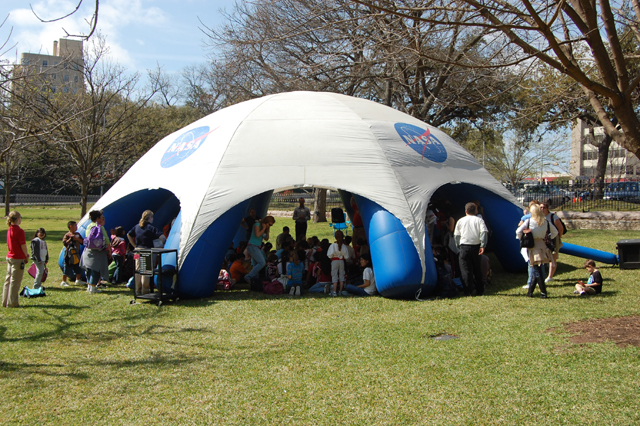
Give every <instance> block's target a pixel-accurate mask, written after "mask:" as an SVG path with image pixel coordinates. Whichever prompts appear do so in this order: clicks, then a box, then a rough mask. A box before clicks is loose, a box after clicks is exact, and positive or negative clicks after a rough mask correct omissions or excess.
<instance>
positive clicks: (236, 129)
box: [177, 94, 276, 267]
mask: <svg viewBox="0 0 640 426" xmlns="http://www.w3.org/2000/svg"><path fill="white" fill-rule="evenodd" d="M274 96H276V95H275V94H274V95H267V96H264V97H263V98H262V99H263V101H262V102H258V103H257V104H256V106H255V108H253V109H252V110H251V111H250V112H248V113H247V114H246V115H245V118H246V117H248V116H249V115H251V114H252V113H253V112H254V111H255V110H256V109H257V108H258V107H260V106H261V105H262V104H264V103H265V102H266V101H268V100H269V99H271V98H272V97H274ZM258 99H260V98H258ZM216 112H217V111H216ZM213 114H215V112H214V113H213ZM243 122H244V119H243V120H242V121H241V122H240V123H239V124H238V126H237V127H236V128H235V130H234V131H233V133H232V134H231V136H230V137H229V143H227V147H226V148H225V149H224V152H223V153H222V155H221V156H220V162H218V164H217V165H216V171H215V172H214V173H213V175H212V176H211V181H213V178H214V177H215V175H216V173H217V172H218V167H219V166H220V163H221V162H222V159H223V158H224V156H225V154H226V153H227V150H228V149H229V145H231V141H232V140H233V138H234V136H235V135H236V132H237V131H238V129H239V128H240V126H242V123H243ZM211 181H209V184H211ZM209 188H210V187H209V186H207V191H206V192H205V195H206V193H207V192H208V191H209ZM255 195H258V194H255ZM255 195H254V196H255ZM203 203H204V198H203V199H202V201H200V205H199V206H198V210H197V211H196V216H195V218H194V220H193V223H192V224H191V229H193V225H195V223H196V221H197V220H198V217H199V216H200V210H201V209H202V204H203ZM219 218H220V216H218V217H217V218H215V219H214V220H212V221H211V223H213V222H215V221H216V220H218V219H219ZM211 223H209V224H208V225H207V228H208V227H209V226H211ZM205 231H206V228H205ZM205 231H202V233H200V235H198V238H199V237H201V236H202V234H204V232H205ZM191 236H192V235H191V233H189V237H188V239H189V240H191V239H192V238H191ZM181 238H182V237H181ZM181 243H182V241H181ZM180 245H182V244H180ZM194 245H195V243H193V244H192V245H191V247H189V250H188V251H187V250H186V241H185V247H184V249H185V250H184V251H186V253H184V254H182V253H178V262H177V263H178V267H180V266H182V263H183V262H184V259H186V257H187V255H188V254H189V253H191V249H192V248H193V246H194Z"/></svg>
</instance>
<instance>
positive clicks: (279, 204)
mask: <svg viewBox="0 0 640 426" xmlns="http://www.w3.org/2000/svg"><path fill="white" fill-rule="evenodd" d="M300 198H304V202H305V206H307V207H308V208H309V209H310V210H313V209H314V205H313V194H307V193H303V194H301V193H295V192H292V191H285V192H274V193H273V195H272V196H271V202H270V203H269V210H282V211H293V209H295V208H296V207H298V206H299V205H300V202H299V200H300ZM334 207H340V208H344V206H343V204H342V200H341V199H340V195H339V194H338V192H337V191H329V193H328V194H327V211H331V209H332V208H334Z"/></svg>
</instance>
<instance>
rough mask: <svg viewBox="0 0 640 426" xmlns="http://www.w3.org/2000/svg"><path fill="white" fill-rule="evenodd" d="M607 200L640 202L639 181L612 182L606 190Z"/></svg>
mask: <svg viewBox="0 0 640 426" xmlns="http://www.w3.org/2000/svg"><path fill="white" fill-rule="evenodd" d="M603 198H604V199H605V200H621V201H628V202H632V203H637V202H640V187H639V185H638V182H615V183H610V184H609V185H607V186H606V188H605V190H604V197H603Z"/></svg>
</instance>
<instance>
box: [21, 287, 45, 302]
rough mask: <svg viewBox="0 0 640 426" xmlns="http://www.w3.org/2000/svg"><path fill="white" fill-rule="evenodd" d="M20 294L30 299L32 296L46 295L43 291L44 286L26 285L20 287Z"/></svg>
mask: <svg viewBox="0 0 640 426" xmlns="http://www.w3.org/2000/svg"><path fill="white" fill-rule="evenodd" d="M20 296H22V297H26V298H27V299H30V298H32V297H44V296H46V294H45V292H44V287H39V288H29V287H27V286H24V287H23V288H22V291H21V292H20Z"/></svg>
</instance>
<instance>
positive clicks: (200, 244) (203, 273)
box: [179, 200, 249, 298]
mask: <svg viewBox="0 0 640 426" xmlns="http://www.w3.org/2000/svg"><path fill="white" fill-rule="evenodd" d="M248 205H249V200H246V201H244V202H242V203H240V204H238V205H236V206H234V207H232V208H231V209H229V210H228V211H227V212H225V213H224V214H223V215H222V216H220V217H219V218H218V219H217V220H216V221H215V222H213V223H212V224H211V225H209V227H208V228H207V230H206V231H204V233H203V234H202V235H201V236H200V238H199V239H198V241H197V242H196V243H195V244H194V246H193V247H192V248H191V251H190V252H189V254H188V255H187V257H186V259H185V260H184V262H182V266H181V267H180V271H179V278H180V283H179V292H180V294H181V295H182V296H186V297H193V298H199V297H210V296H211V295H213V293H214V291H215V289H216V283H217V282H218V273H219V272H220V267H221V266H222V262H223V260H224V255H225V254H226V252H227V250H228V249H229V243H230V242H231V241H232V240H233V237H234V235H235V234H236V230H237V229H238V228H237V226H238V223H240V221H241V220H242V217H243V215H244V214H245V212H246V211H247V206H248Z"/></svg>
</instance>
